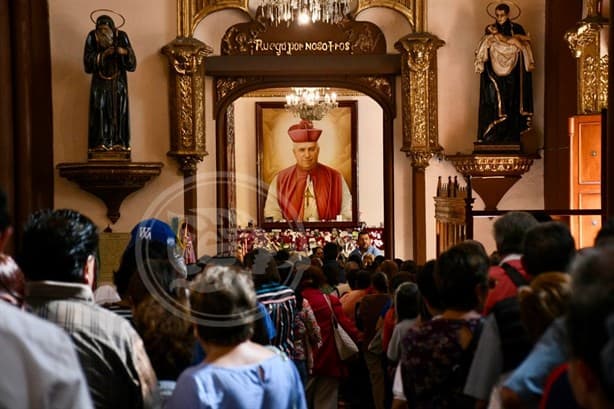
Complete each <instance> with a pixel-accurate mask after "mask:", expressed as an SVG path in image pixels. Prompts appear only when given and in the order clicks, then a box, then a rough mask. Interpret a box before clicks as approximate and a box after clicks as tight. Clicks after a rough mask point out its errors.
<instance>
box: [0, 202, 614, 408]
mask: <svg viewBox="0 0 614 409" xmlns="http://www.w3.org/2000/svg"><path fill="white" fill-rule="evenodd" d="M11 231H12V230H11V227H10V219H9V217H8V212H7V209H6V201H5V199H4V196H2V195H0V239H2V240H1V241H0V244H2V245H4V243H5V242H6V241H7V240H6V239H7V238H8V237H9V236H10V235H11ZM360 237H361V238H360V242H359V249H358V251H357V252H355V253H354V254H352V255H351V256H350V257H349V258H348V259H347V260H345V259H342V258H340V257H339V249H338V248H337V246H336V245H335V244H334V243H328V244H326V245H325V246H324V248H323V249H321V250H322V251H319V250H318V249H314V252H313V255H311V257H296V255H291V254H287V253H285V252H283V251H281V252H279V253H277V254H273V253H271V252H269V251H267V250H265V249H254V250H253V251H251V252H250V253H248V254H247V255H246V256H245V257H244V259H243V260H239V259H236V258H233V257H222V256H217V257H207V258H201V259H200V260H199V261H198V262H197V263H195V264H194V265H191V266H186V265H185V263H184V262H183V259H182V257H181V251H179V250H178V246H177V238H176V233H175V232H173V230H172V229H171V228H170V226H169V225H168V224H166V223H164V222H163V221H161V220H157V219H148V220H143V221H141V222H140V223H138V224H137V226H135V227H134V229H133V230H132V232H131V239H130V242H129V244H128V246H127V248H126V249H125V251H124V253H123V255H122V257H121V263H120V265H119V267H118V269H117V271H116V272H115V275H114V280H115V289H116V290H117V294H116V296H110V295H109V293H108V292H106V291H105V292H97V294H103V293H104V296H101V297H100V298H99V299H98V300H96V298H95V297H94V292H93V290H94V289H95V287H96V266H97V255H96V254H97V246H98V231H97V228H96V226H95V225H94V224H93V223H92V221H91V220H90V219H88V218H87V217H86V216H84V215H82V214H80V213H78V212H76V211H72V210H65V209H63V210H41V211H37V212H35V213H34V214H32V215H31V216H30V218H29V220H28V221H27V223H26V224H25V226H23V234H22V236H21V240H20V243H19V247H18V249H17V251H16V252H15V257H11V256H9V255H6V254H3V253H2V252H1V251H2V248H0V334H1V339H2V348H0V359H1V361H2V362H3V373H4V374H5V375H3V376H2V377H0V407H7V408H8V407H10V408H34V407H35V408H90V407H96V408H160V407H164V408H169V409H178V408H181V409H184V408H273V409H274V408H338V407H347V408H377V409H380V408H412V409H413V408H486V407H491V408H499V407H503V408H522V407H524V408H532V407H543V408H560V407H566V408H569V407H582V408H587V409H592V408H607V407H614V392H613V391H614V267H613V266H614V247H613V246H612V244H613V243H614V241H613V240H614V223H610V224H606V225H605V226H604V227H603V228H602V230H601V232H600V234H599V235H598V237H597V240H596V244H595V246H594V247H592V248H588V249H581V250H580V251H579V252H578V251H576V248H575V242H574V239H573V237H572V236H571V234H570V232H569V229H568V228H567V227H566V225H564V224H562V223H560V222H553V221H549V222H542V223H539V222H538V221H537V220H535V219H534V218H533V216H531V215H530V214H528V213H522V212H509V213H507V214H505V215H503V216H502V217H500V218H499V219H498V220H497V221H496V222H495V224H494V237H495V241H496V245H497V251H496V252H495V253H494V254H491V255H488V254H487V253H486V251H485V249H484V247H483V246H482V244H481V243H479V242H477V241H464V242H461V243H459V244H456V245H454V246H452V247H451V248H449V249H447V250H446V251H444V252H443V253H442V254H440V255H439V257H438V258H437V259H436V260H430V261H429V262H427V263H426V264H424V265H422V266H417V265H416V263H414V262H412V261H411V260H407V261H403V260H390V259H386V258H385V256H384V255H382V254H380V253H379V252H378V251H377V249H375V248H372V246H371V243H370V242H369V240H368V236H366V237H365V236H363V235H361V236H360ZM289 256H290V257H289ZM290 260H292V261H290ZM365 261H366V262H365ZM96 301H98V303H97V302H96ZM340 327H341V328H342V329H343V330H345V331H344V332H346V333H347V334H348V335H349V337H351V338H352V340H353V341H354V343H355V344H356V345H358V352H357V353H354V354H353V355H352V356H350V357H349V358H348V357H346V356H345V355H343V356H342V355H341V354H340V353H339V349H338V345H337V334H338V332H339V328H340ZM8 374H10V376H9V375H8Z"/></svg>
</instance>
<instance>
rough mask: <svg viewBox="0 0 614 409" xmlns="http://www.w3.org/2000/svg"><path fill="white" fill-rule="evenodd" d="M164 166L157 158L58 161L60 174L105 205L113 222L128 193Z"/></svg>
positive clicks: (135, 189) (116, 218) (117, 217)
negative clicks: (153, 159)
mask: <svg viewBox="0 0 614 409" xmlns="http://www.w3.org/2000/svg"><path fill="white" fill-rule="evenodd" d="M162 166H164V165H163V164H162V163H160V162H129V161H109V160H108V159H107V160H99V161H95V160H92V161H90V162H84V163H60V164H58V165H57V168H58V169H59V171H60V176H62V177H64V178H66V179H68V180H70V181H71V182H75V183H77V184H78V185H79V187H80V188H81V189H83V190H85V191H86V192H89V193H91V194H93V195H94V196H96V197H98V198H99V199H100V200H102V201H103V202H104V204H105V205H106V206H107V217H108V218H109V220H110V221H111V223H115V222H116V221H117V220H118V219H119V216H120V213H119V208H120V206H121V204H122V202H123V201H124V199H125V198H126V196H128V195H129V194H131V193H133V192H136V191H137V190H139V189H141V188H142V187H143V186H144V185H145V183H146V182H148V181H149V180H150V179H151V178H153V177H155V176H158V175H159V174H160V172H161V170H162Z"/></svg>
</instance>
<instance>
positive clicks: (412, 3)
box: [177, 0, 427, 37]
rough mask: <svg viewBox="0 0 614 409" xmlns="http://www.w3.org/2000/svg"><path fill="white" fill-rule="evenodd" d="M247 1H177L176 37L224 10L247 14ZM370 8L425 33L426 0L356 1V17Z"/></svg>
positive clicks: (184, 34) (188, 32) (191, 33)
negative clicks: (384, 10) (382, 10)
mask: <svg viewBox="0 0 614 409" xmlns="http://www.w3.org/2000/svg"><path fill="white" fill-rule="evenodd" d="M248 3H249V2H248V0H177V36H179V37H191V36H192V35H193V34H194V30H195V29H196V26H197V25H198V23H200V21H201V20H203V19H204V18H205V17H207V16H208V15H209V14H211V13H213V12H216V11H219V10H224V9H237V10H241V11H243V12H245V13H247V14H250V12H249V4H248ZM371 7H385V8H388V9H391V10H395V11H397V12H399V13H400V14H401V15H403V17H405V19H406V20H407V22H408V23H409V24H410V26H411V28H412V31H414V32H422V31H426V29H427V26H426V22H427V16H426V9H427V8H426V0H358V4H357V7H356V10H354V11H353V13H352V15H354V16H356V15H358V14H359V13H361V12H362V11H364V10H366V9H368V8H371Z"/></svg>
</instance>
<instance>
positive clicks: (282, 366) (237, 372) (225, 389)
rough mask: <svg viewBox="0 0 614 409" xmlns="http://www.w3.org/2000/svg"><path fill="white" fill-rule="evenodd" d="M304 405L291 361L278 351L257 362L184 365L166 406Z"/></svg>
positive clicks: (238, 408) (275, 408) (280, 408)
mask: <svg viewBox="0 0 614 409" xmlns="http://www.w3.org/2000/svg"><path fill="white" fill-rule="evenodd" d="M192 408H194V409H196V408H199V409H200V408H233V409H248V408H249V409H251V408H266V409H306V408H307V404H306V402H305V393H304V390H303V384H302V383H301V378H300V377H299V374H298V372H297V370H296V367H295V366H294V363H293V362H292V361H291V360H290V359H288V358H287V357H286V356H285V355H284V354H281V353H278V354H276V355H275V356H273V357H271V358H268V359H266V360H264V361H262V362H260V363H257V364H252V365H243V366H239V367H234V368H229V367H220V366H216V365H211V364H208V363H202V364H200V365H197V366H193V367H190V368H188V369H186V370H185V371H184V372H183V373H182V374H181V376H180V377H179V379H178V380H177V385H176V387H175V390H174V392H173V396H171V398H170V399H169V400H168V402H167V406H166V409H192Z"/></svg>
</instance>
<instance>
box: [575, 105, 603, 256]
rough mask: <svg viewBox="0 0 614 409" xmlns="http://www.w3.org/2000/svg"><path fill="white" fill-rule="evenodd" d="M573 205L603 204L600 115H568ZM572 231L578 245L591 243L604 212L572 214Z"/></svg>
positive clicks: (584, 206)
mask: <svg viewBox="0 0 614 409" xmlns="http://www.w3.org/2000/svg"><path fill="white" fill-rule="evenodd" d="M569 134H570V138H571V140H570V147H571V150H570V154H571V158H570V170H571V177H570V182H571V183H570V189H569V191H570V196H571V197H570V208H571V209H600V208H601V115H576V116H572V117H571V118H569ZM570 227H571V233H572V235H573V236H574V238H575V239H576V245H577V246H578V247H579V248H582V247H588V246H592V245H593V242H594V239H595V236H596V234H597V232H598V231H599V229H600V228H601V216H600V215H597V214H596V215H590V216H573V217H571V218H570Z"/></svg>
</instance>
